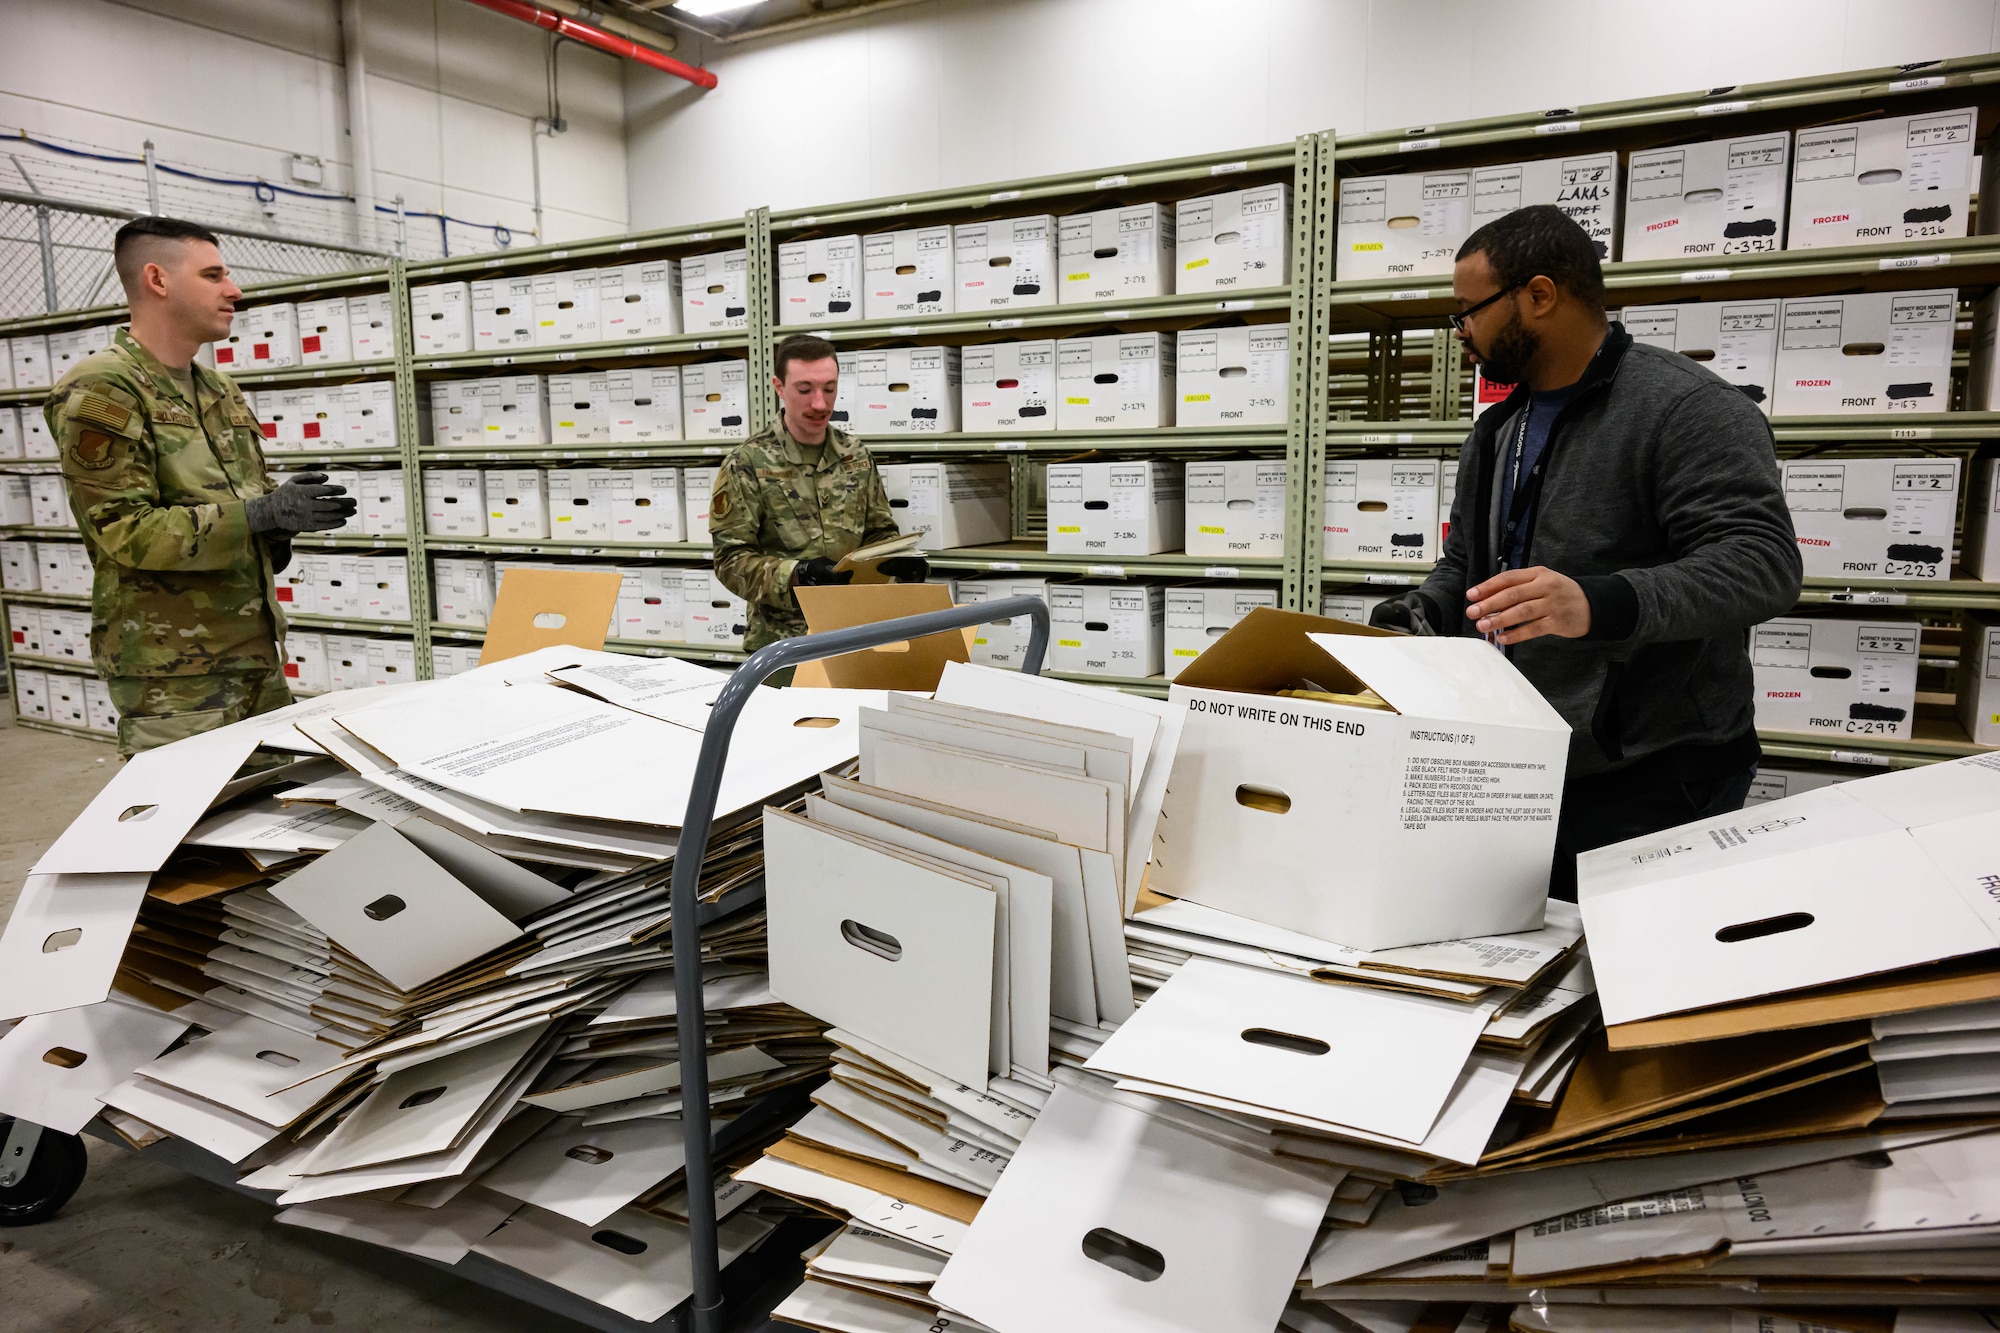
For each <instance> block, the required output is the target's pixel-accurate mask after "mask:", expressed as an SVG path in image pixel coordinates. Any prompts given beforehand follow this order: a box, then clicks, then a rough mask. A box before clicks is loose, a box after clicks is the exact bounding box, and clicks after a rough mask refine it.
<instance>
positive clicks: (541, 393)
mask: <svg viewBox="0 0 2000 1333" xmlns="http://www.w3.org/2000/svg"><path fill="white" fill-rule="evenodd" d="M479 383H480V398H481V403H480V414H481V415H480V426H481V428H482V438H483V439H484V440H485V442H486V443H487V444H508V445H512V444H547V443H549V395H548V382H547V381H546V380H544V379H543V378H542V377H541V376H540V375H503V376H501V377H500V378H498V379H490V380H481V381H480V382H479ZM496 390H497V393H496Z"/></svg>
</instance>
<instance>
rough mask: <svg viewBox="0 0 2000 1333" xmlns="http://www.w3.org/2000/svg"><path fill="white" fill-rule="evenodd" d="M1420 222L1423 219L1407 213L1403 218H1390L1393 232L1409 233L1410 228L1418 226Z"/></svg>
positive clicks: (1390, 227) (1390, 226)
mask: <svg viewBox="0 0 2000 1333" xmlns="http://www.w3.org/2000/svg"><path fill="white" fill-rule="evenodd" d="M1420 221H1421V219H1419V218H1417V217H1416V216H1414V215H1413V214H1409V213H1405V214H1403V215H1402V216H1401V217H1396V218H1390V219H1389V229H1390V230H1391V231H1408V230H1409V229H1410V228H1412V227H1414V226H1417V225H1418V224H1419V222H1420Z"/></svg>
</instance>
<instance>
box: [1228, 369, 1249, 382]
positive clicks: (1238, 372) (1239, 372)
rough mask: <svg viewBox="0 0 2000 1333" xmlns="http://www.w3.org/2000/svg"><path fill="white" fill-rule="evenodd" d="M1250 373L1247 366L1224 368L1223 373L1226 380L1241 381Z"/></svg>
mask: <svg viewBox="0 0 2000 1333" xmlns="http://www.w3.org/2000/svg"><path fill="white" fill-rule="evenodd" d="M1249 373H1250V370H1249V368H1248V367H1247V366H1224V367H1223V368H1222V371H1221V374H1222V378H1224V379H1226V380H1240V379H1242V378H1243V377H1244V376H1245V375H1248V374H1249Z"/></svg>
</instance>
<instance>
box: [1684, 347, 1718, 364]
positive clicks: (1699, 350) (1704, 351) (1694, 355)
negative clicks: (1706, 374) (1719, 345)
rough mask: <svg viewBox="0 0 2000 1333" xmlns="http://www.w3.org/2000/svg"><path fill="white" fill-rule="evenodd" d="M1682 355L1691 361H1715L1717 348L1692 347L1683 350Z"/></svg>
mask: <svg viewBox="0 0 2000 1333" xmlns="http://www.w3.org/2000/svg"><path fill="white" fill-rule="evenodd" d="M1681 355H1682V356H1684V357H1686V358H1687V359H1688V360H1690V361H1713V360H1715V349H1714V348H1711V347H1690V348H1688V349H1687V350H1686V351H1684V352H1682V353H1681Z"/></svg>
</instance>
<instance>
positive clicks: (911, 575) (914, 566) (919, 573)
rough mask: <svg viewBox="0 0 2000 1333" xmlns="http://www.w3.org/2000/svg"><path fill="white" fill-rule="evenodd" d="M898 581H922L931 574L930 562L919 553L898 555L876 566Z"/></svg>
mask: <svg viewBox="0 0 2000 1333" xmlns="http://www.w3.org/2000/svg"><path fill="white" fill-rule="evenodd" d="M876 568H877V569H879V570H881V571H882V572H883V573H884V574H887V575H888V576H889V577H890V578H892V579H894V580H896V582H898V583H922V582H923V581H924V580H925V579H927V578H929V577H930V576H931V563H930V561H928V560H926V559H924V558H923V557H922V556H920V555H899V556H896V557H895V558H893V559H890V560H884V561H883V562H882V563H881V564H879V565H877V566H876Z"/></svg>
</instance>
